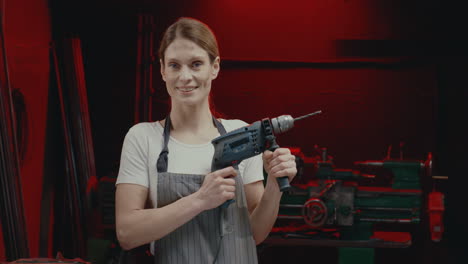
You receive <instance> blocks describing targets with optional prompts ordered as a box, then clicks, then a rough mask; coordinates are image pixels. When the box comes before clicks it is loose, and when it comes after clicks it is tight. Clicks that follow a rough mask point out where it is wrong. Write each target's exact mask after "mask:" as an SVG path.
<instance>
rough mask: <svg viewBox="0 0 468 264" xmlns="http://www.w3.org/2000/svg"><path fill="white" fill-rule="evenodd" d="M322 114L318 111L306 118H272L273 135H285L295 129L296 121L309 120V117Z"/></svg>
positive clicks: (286, 116) (283, 116) (284, 116)
mask: <svg viewBox="0 0 468 264" xmlns="http://www.w3.org/2000/svg"><path fill="white" fill-rule="evenodd" d="M320 113H322V111H321V110H318V111H315V112H313V113H310V114H307V115H304V116H300V117H297V118H293V117H292V116H290V115H282V116H278V117H276V118H272V119H271V125H272V126H273V133H275V135H277V134H281V133H284V132H286V131H288V130H289V129H291V128H293V127H294V121H297V120H301V119H304V118H307V117H309V116H313V115H316V114H320Z"/></svg>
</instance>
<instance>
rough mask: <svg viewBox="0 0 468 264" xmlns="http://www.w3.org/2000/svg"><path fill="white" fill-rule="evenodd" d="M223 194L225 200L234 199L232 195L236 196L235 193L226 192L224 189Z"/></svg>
mask: <svg viewBox="0 0 468 264" xmlns="http://www.w3.org/2000/svg"><path fill="white" fill-rule="evenodd" d="M223 196H224V198H225V199H226V200H231V199H234V197H235V196H236V194H235V193H234V192H227V191H224V192H223Z"/></svg>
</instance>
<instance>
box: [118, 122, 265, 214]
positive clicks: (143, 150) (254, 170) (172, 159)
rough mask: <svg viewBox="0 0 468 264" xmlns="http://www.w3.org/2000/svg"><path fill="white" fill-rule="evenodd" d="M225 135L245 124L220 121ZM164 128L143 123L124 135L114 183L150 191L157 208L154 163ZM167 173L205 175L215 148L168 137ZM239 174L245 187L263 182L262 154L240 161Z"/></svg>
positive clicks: (208, 171)
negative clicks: (140, 187) (134, 185)
mask: <svg viewBox="0 0 468 264" xmlns="http://www.w3.org/2000/svg"><path fill="white" fill-rule="evenodd" d="M220 121H221V123H222V124H223V126H224V128H225V129H226V132H229V131H232V130H234V129H237V128H239V127H242V126H245V125H247V123H246V122H244V121H241V120H225V119H220ZM163 132H164V128H163V127H162V125H161V124H160V123H159V122H144V123H139V124H136V125H134V126H133V127H132V128H130V130H129V131H128V133H127V135H126V136H125V140H124V143H123V147H122V154H121V158H120V168H119V175H118V177H117V182H116V184H119V183H133V184H138V185H142V186H144V187H147V188H149V197H150V199H151V202H152V204H153V206H154V207H156V206H157V199H156V197H157V188H156V186H157V170H156V162H157V160H158V157H159V154H160V153H161V150H162V148H163V144H164V138H163ZM168 149H169V154H168V168H167V171H168V172H174V173H186V174H204V175H206V174H208V173H210V172H211V162H212V159H213V154H214V147H213V144H211V142H207V143H205V144H199V145H190V144H184V143H182V142H180V141H177V139H175V138H173V137H170V138H169V142H168ZM239 171H240V174H241V176H242V180H243V182H244V184H249V183H252V182H256V181H261V180H263V161H262V157H261V154H259V155H257V156H254V157H251V158H249V159H246V160H244V161H242V162H241V163H240V164H239Z"/></svg>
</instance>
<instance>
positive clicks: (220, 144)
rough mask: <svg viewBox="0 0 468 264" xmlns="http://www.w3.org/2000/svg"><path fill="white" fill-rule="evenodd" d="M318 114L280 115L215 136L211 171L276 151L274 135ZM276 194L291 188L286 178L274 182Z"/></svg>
mask: <svg viewBox="0 0 468 264" xmlns="http://www.w3.org/2000/svg"><path fill="white" fill-rule="evenodd" d="M320 113H322V111H321V110H319V111H316V112H313V113H310V114H307V115H304V116H301V117H298V118H293V117H292V116H290V115H282V116H279V117H276V118H272V119H269V118H264V119H262V120H260V121H256V122H254V123H252V124H250V125H248V126H244V127H241V128H238V129H236V130H233V131H231V132H229V133H226V134H224V135H222V136H219V137H217V138H215V139H213V140H212V141H211V143H212V144H213V145H214V149H215V151H214V155H213V161H212V163H211V171H216V170H220V169H223V168H226V167H229V166H236V165H238V164H239V163H240V162H241V161H243V160H245V159H248V158H250V157H253V156H255V155H258V154H260V153H263V152H264V151H266V150H270V151H275V149H277V148H279V146H278V144H277V143H276V137H275V135H278V134H281V133H284V132H286V131H288V130H290V129H291V128H293V126H294V122H295V121H297V120H301V119H304V118H306V117H310V116H313V115H316V114H320ZM277 181H278V185H279V187H280V191H282V192H284V191H287V190H288V189H289V188H291V185H289V180H288V177H287V176H284V177H280V178H277ZM232 202H233V200H229V201H226V202H225V203H224V204H223V205H222V207H226V206H227V205H229V204H230V203H232Z"/></svg>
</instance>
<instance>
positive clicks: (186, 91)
mask: <svg viewBox="0 0 468 264" xmlns="http://www.w3.org/2000/svg"><path fill="white" fill-rule="evenodd" d="M196 88H197V87H176V89H177V90H179V91H181V92H184V93H188V92H191V91H193V90H195V89H196Z"/></svg>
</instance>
